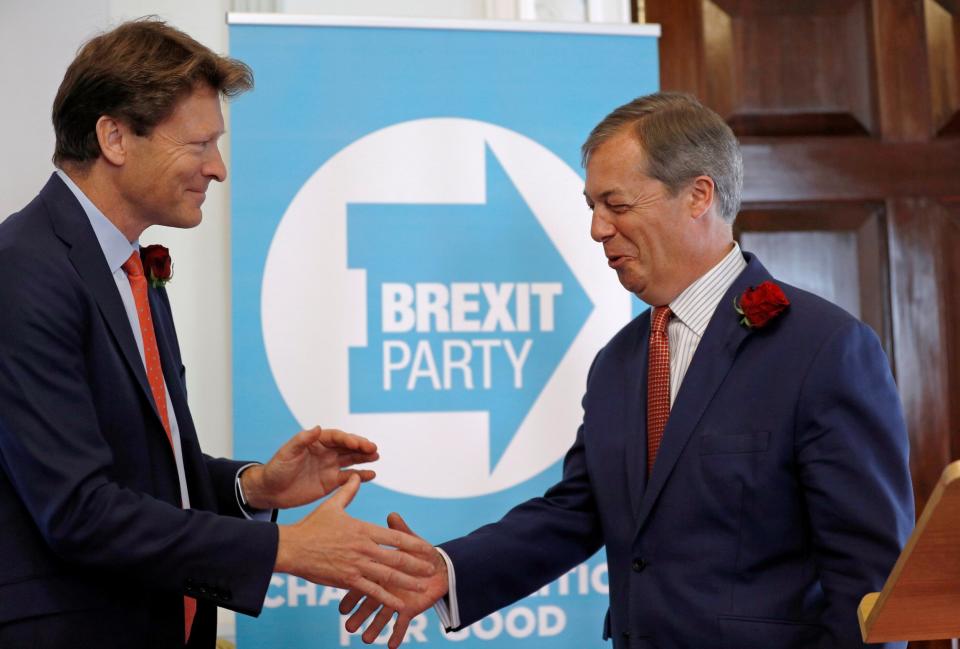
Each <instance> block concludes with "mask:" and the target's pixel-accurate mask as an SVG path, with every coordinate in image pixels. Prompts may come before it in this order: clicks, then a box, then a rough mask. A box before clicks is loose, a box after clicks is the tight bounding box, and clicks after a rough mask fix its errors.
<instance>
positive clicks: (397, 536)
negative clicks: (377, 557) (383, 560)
mask: <svg viewBox="0 0 960 649" xmlns="http://www.w3.org/2000/svg"><path fill="white" fill-rule="evenodd" d="M366 525H368V526H369V527H370V528H372V529H371V530H370V531H369V533H370V538H371V539H373V540H374V541H376V542H377V543H379V544H380V545H389V546H390V547H394V548H397V549H398V550H403V551H404V552H410V553H413V554H419V555H421V556H424V557H432V556H433V555H434V553H435V552H436V550H434V549H433V546H432V545H430V544H429V543H427V542H426V541H424V540H423V539H421V538H420V537H418V536H415V535H413V534H406V533H404V532H398V531H396V530H388V529H386V528H383V527H377V526H376V525H371V524H370V523H366ZM391 565H393V564H391Z"/></svg>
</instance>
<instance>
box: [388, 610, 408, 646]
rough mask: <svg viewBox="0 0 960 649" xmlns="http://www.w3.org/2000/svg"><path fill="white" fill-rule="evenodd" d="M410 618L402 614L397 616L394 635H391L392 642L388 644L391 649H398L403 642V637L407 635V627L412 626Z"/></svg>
mask: <svg viewBox="0 0 960 649" xmlns="http://www.w3.org/2000/svg"><path fill="white" fill-rule="evenodd" d="M410 619H411V618H410V616H409V615H404V614H403V613H401V614H400V615H399V616H397V623H396V624H394V625H393V633H391V634H390V640H389V641H388V642H387V647H388V648H389V649H397V648H398V647H399V646H400V643H401V642H403V636H405V635H407V627H408V626H410Z"/></svg>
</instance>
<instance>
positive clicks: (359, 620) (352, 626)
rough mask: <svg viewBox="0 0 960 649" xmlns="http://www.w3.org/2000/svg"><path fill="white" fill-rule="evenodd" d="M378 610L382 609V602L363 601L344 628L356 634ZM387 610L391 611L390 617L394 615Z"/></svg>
mask: <svg viewBox="0 0 960 649" xmlns="http://www.w3.org/2000/svg"><path fill="white" fill-rule="evenodd" d="M378 608H380V602H379V601H377V600H375V599H373V598H371V597H367V598H366V599H365V600H363V603H362V604H361V605H360V608H358V609H357V610H356V611H355V612H354V613H353V615H351V616H350V617H349V618H347V621H346V622H344V624H343V628H345V629H346V630H347V631H349V632H350V633H354V632H355V631H356V630H357V629H359V628H360V627H361V626H362V625H363V623H364V622H366V621H367V618H369V617H370V616H371V615H373V612H374V611H376V610H377V609H378ZM386 610H387V611H390V615H392V614H393V609H386ZM387 619H389V617H388V618H387ZM377 635H380V634H379V633H377ZM374 637H376V636H374ZM368 644H369V643H368Z"/></svg>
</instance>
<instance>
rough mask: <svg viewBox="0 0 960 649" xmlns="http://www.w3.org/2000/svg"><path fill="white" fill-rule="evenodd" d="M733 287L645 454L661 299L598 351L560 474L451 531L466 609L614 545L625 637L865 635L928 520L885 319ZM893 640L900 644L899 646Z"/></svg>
mask: <svg viewBox="0 0 960 649" xmlns="http://www.w3.org/2000/svg"><path fill="white" fill-rule="evenodd" d="M745 257H746V259H747V261H748V265H747V268H746V269H745V270H744V272H743V273H742V274H741V275H740V276H739V277H738V278H737V279H736V281H735V282H734V283H733V285H732V287H731V288H730V289H729V291H728V292H727V293H726V295H724V297H723V298H722V299H721V301H720V304H719V306H718V307H717V311H716V313H715V314H714V315H713V317H712V319H711V321H710V324H709V325H708V327H707V330H706V332H705V333H704V336H703V339H702V340H701V342H700V345H699V347H698V348H697V351H696V354H695V356H694V358H693V360H692V362H691V364H690V368H689V370H688V371H687V374H686V377H685V378H684V380H683V384H682V385H681V388H680V391H679V393H678V395H677V397H676V400H675V402H674V404H673V408H672V410H671V414H670V418H669V420H668V422H667V426H666V430H665V432H664V436H663V442H662V446H661V448H660V451H659V453H658V456H657V460H656V464H655V465H654V468H653V471H652V475H649V476H648V475H647V470H646V464H647V462H646V455H647V450H646V398H645V395H646V393H647V391H646V367H647V350H648V337H649V336H648V334H649V330H650V315H649V311H648V312H646V313H643V314H641V315H640V316H638V317H637V318H636V319H635V320H633V321H632V322H631V323H629V324H628V325H627V326H626V327H624V328H623V329H622V330H621V331H620V332H619V333H618V334H617V335H616V336H614V338H613V339H612V340H610V342H609V343H608V344H607V345H606V346H605V347H604V348H603V349H602V350H601V351H600V353H599V354H598V355H597V357H596V359H595V360H594V363H593V366H592V368H591V370H590V373H589V376H588V379H587V391H586V396H585V397H584V399H583V406H584V419H583V424H582V425H581V426H580V429H579V431H578V433H577V437H576V442H575V443H574V445H573V447H572V448H571V449H570V451H569V452H568V454H567V456H566V459H565V460H564V466H563V478H562V480H561V481H560V482H559V483H558V484H556V485H555V486H554V487H552V488H551V489H550V490H549V491H548V492H547V493H546V494H545V495H544V496H543V497H542V498H536V499H533V500H530V501H528V502H526V503H524V504H522V505H520V506H518V507H516V508H514V509H513V510H511V511H510V512H509V513H508V514H507V515H506V516H505V517H504V518H503V519H502V520H500V521H499V522H497V523H494V524H492V525H488V526H486V527H482V528H480V529H479V530H477V531H475V532H473V533H472V534H470V535H468V536H466V537H464V538H460V539H457V540H454V541H451V542H449V543H446V544H444V545H442V546H441V547H442V548H443V549H444V550H445V551H446V552H447V554H449V555H450V557H451V559H452V561H453V564H454V567H455V570H456V580H457V598H458V603H459V610H460V619H461V622H462V624H463V625H467V624H470V623H472V622H474V621H475V620H477V619H480V618H482V617H483V616H485V615H487V614H489V613H490V612H492V611H494V610H496V609H498V608H501V607H503V606H505V605H507V604H509V603H511V602H513V601H515V600H517V599H518V598H520V597H523V596H525V595H527V594H528V593H530V592H532V591H534V590H536V589H537V588H539V587H540V586H542V585H543V584H545V583H548V582H549V581H551V580H553V579H555V578H556V577H558V576H559V575H561V574H563V573H564V572H565V571H567V570H568V569H570V568H571V567H573V566H575V565H576V564H578V563H580V562H582V561H584V560H585V559H587V558H588V557H589V556H590V555H592V554H593V553H594V552H596V551H597V550H598V549H599V548H600V547H601V546H606V550H607V560H608V566H609V580H610V610H609V612H608V615H607V619H606V621H605V625H604V637H605V638H612V639H613V644H614V646H615V647H616V648H617V649H621V648H627V647H629V648H643V649H654V648H656V649H690V648H697V649H700V648H706V647H722V648H724V649H750V648H756V649H801V648H802V649H808V648H811V647H819V648H823V649H826V648H831V649H833V648H841V647H842V648H848V647H860V646H861V645H862V643H861V639H860V633H859V627H858V624H857V614H856V609H857V605H858V603H859V601H860V598H861V597H862V596H863V595H864V594H866V593H868V592H871V591H878V590H880V589H881V587H882V586H883V583H884V580H885V578H886V575H887V573H888V571H889V570H890V569H891V568H892V567H893V564H894V562H895V561H896V558H897V556H898V554H899V552H900V549H901V548H902V546H903V544H904V542H905V541H906V539H907V537H908V536H909V532H910V531H911V529H912V527H913V523H914V517H913V497H912V490H911V482H910V474H909V468H908V443H907V434H906V428H905V424H904V420H903V415H902V413H901V408H900V401H899V399H898V396H897V392H896V389H895V386H894V383H893V379H892V377H891V374H890V369H889V365H888V363H887V359H886V356H885V355H884V353H883V350H882V349H881V347H880V345H879V342H878V340H877V338H876V336H875V335H874V333H873V332H872V331H871V330H870V329H869V328H868V327H867V326H865V325H864V324H862V323H861V322H859V321H858V320H856V319H855V318H853V317H852V316H850V315H849V314H847V313H846V312H844V311H843V310H841V309H839V308H838V307H836V306H834V305H832V304H830V303H828V302H826V301H825V300H822V299H820V298H818V297H816V296H814V295H811V294H809V293H806V292H804V291H801V290H799V289H796V288H793V287H790V286H787V285H785V284H782V283H781V284H780V285H781V287H782V288H783V290H784V292H785V293H786V295H787V296H788V298H789V300H790V302H791V305H790V307H789V309H788V310H787V311H785V312H784V313H783V314H781V315H780V316H779V317H778V318H777V319H775V320H773V321H771V322H770V323H769V324H768V326H766V327H764V328H762V329H755V330H748V329H747V328H745V327H744V326H742V325H740V324H739V322H738V320H739V317H738V316H737V314H736V313H735V311H734V297H735V296H737V295H739V294H740V293H742V292H743V291H744V290H745V289H746V288H747V287H749V286H756V285H759V284H760V283H761V282H763V281H765V280H769V279H771V277H770V275H769V274H768V273H767V271H766V270H765V269H764V268H763V266H762V265H761V264H760V262H759V261H757V260H756V259H755V258H753V257H752V256H751V255H749V254H746V255H745ZM890 646H893V645H890Z"/></svg>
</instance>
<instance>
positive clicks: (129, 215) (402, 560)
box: [0, 20, 433, 649]
mask: <svg viewBox="0 0 960 649" xmlns="http://www.w3.org/2000/svg"><path fill="white" fill-rule="evenodd" d="M251 85H252V76H251V73H250V70H249V68H247V67H246V66H245V65H243V64H242V63H240V62H238V61H234V60H231V59H227V58H224V57H221V56H218V55H216V54H214V53H213V52H211V51H210V50H209V49H207V48H206V47H203V46H202V45H200V44H199V43H197V42H196V41H194V40H193V39H191V38H190V37H189V36H187V35H186V34H183V33H182V32H179V31H177V30H175V29H173V28H171V27H169V26H167V25H165V24H164V23H162V22H160V21H156V20H141V21H134V22H131V23H126V24H124V25H121V26H119V27H118V28H116V29H114V30H112V31H110V32H108V33H106V34H103V35H101V36H98V37H97V38H94V39H93V40H92V41H90V42H89V43H88V44H86V45H85V46H84V47H83V49H82V50H81V51H80V52H79V54H78V55H77V58H76V59H75V60H74V62H73V63H72V64H71V65H70V67H69V69H68V70H67V73H66V76H65V77H64V80H63V83H62V85H61V87H60V90H59V92H58V94H57V98H56V101H55V104H54V109H53V121H54V128H55V131H56V153H55V155H54V162H55V164H56V165H57V167H59V169H58V171H57V172H56V173H55V174H54V175H53V176H52V177H51V178H50V180H49V181H48V182H47V184H46V186H45V187H44V188H43V189H42V190H41V192H40V194H39V195H38V196H37V197H36V199H34V200H33V201H32V202H31V203H30V204H29V205H27V206H26V207H25V208H24V209H23V210H21V211H20V212H18V213H17V214H14V215H13V216H11V217H9V218H8V219H7V220H6V221H4V222H3V223H2V224H0V529H2V533H0V557H3V558H2V560H0V647H3V648H4V649H8V648H9V649H29V648H34V647H36V648H38V649H41V648H42V649H58V648H60V647H63V648H66V647H97V648H98V649H104V648H111V647H117V648H120V647H124V648H126V647H163V648H169V647H183V646H185V645H186V646H189V647H206V648H212V647H213V645H214V638H215V631H216V607H217V606H223V607H226V608H230V609H233V610H235V611H239V612H242V613H247V614H251V615H257V614H259V612H260V610H261V607H262V606H263V601H264V597H265V594H266V590H267V586H268V585H269V581H270V577H271V574H272V573H273V572H274V571H277V572H287V573H291V574H294V575H297V576H299V577H302V578H304V579H308V580H310V581H314V582H317V583H323V584H329V585H333V586H339V587H351V586H353V587H358V588H360V589H362V590H365V591H367V592H368V593H370V594H373V595H377V596H383V597H386V598H388V599H391V601H393V602H394V604H396V605H397V606H400V605H401V604H402V602H401V601H400V600H398V599H396V598H394V597H392V596H391V595H390V594H389V593H388V592H387V591H385V590H384V589H383V587H382V586H381V585H380V584H396V585H399V586H402V587H404V588H412V589H413V591H411V592H416V590H417V589H418V588H420V585H419V582H418V579H417V577H422V576H425V575H430V574H432V572H433V568H432V567H431V565H430V563H429V562H428V561H426V560H423V559H422V558H416V557H415V556H413V555H412V554H409V552H420V553H423V556H428V554H429V553H432V549H431V548H430V546H429V545H427V544H425V543H423V542H422V541H419V540H416V539H414V538H413V537H411V536H409V535H405V534H401V533H399V532H396V531H393V530H389V529H385V528H381V527H377V526H374V525H370V524H366V523H362V522H360V521H357V520H354V519H352V518H351V517H350V516H348V515H347V514H346V513H345V511H344V508H345V507H346V506H347V504H349V502H350V500H351V499H352V498H353V495H354V494H355V493H356V491H357V489H358V487H359V485H360V483H361V481H363V480H369V479H371V478H372V477H373V472H372V471H369V470H356V469H348V468H347V467H350V466H352V465H355V464H357V463H364V462H370V461H373V460H375V459H377V453H376V446H375V445H374V444H373V443H372V442H370V441H368V440H365V439H363V438H361V437H357V436H353V435H348V434H346V433H344V432H342V431H338V430H332V429H327V430H321V429H320V428H314V429H311V430H306V431H302V432H301V433H299V434H298V435H296V436H295V437H293V439H291V440H290V441H289V442H288V443H287V444H285V445H284V446H283V447H282V448H281V449H280V450H279V451H278V452H277V454H276V455H275V456H274V457H273V459H271V460H270V461H269V462H268V463H267V464H265V465H259V464H250V463H244V462H236V461H230V460H222V459H221V460H218V459H214V458H211V457H209V456H206V455H204V454H202V453H201V450H200V447H199V444H198V441H197V434H196V431H195V429H194V425H193V422H192V419H191V416H190V410H189V408H188V406H187V395H186V386H185V381H184V367H183V364H182V362H181V360H180V351H179V347H178V344H177V336H176V332H175V330H174V324H173V318H172V315H171V312H170V304H169V301H168V298H167V294H166V291H165V289H164V288H163V287H162V286H161V284H162V283H163V282H164V280H166V279H168V278H169V277H168V273H167V269H165V268H164V266H165V264H164V263H160V264H158V265H157V266H156V267H154V266H152V265H151V264H149V263H148V264H146V269H144V263H143V260H142V259H141V255H140V250H139V244H138V239H139V237H140V234H141V233H142V232H143V231H144V230H145V229H146V228H148V227H150V226H153V225H166V226H172V227H180V228H188V227H193V226H195V225H197V224H198V223H199V222H200V219H201V205H202V203H203V201H204V195H205V191H206V189H207V186H208V185H209V183H210V182H211V181H218V182H220V181H223V180H224V178H225V176H226V169H225V167H224V164H223V160H222V159H221V157H220V153H219V150H218V145H217V141H218V139H219V137H220V136H221V135H222V134H223V117H222V114H221V109H220V99H221V96H222V95H234V94H236V93H238V92H241V91H243V90H246V89H248V88H249V87H250V86H251ZM161 252H162V251H161ZM162 257H163V255H162V254H161V259H160V261H161V262H163V261H164V259H163V258H162ZM148 280H149V281H150V283H152V284H153V286H148ZM185 280H186V278H184V279H183V281H185ZM192 281H203V278H202V277H197V278H192ZM338 488H339V491H336V490H337V489H338ZM334 491H336V493H334V494H333V495H332V496H331V497H330V498H329V499H328V500H326V501H325V502H324V503H323V504H321V505H320V506H319V507H317V508H316V509H315V510H313V512H312V513H310V514H309V515H308V516H306V517H305V518H304V519H302V520H301V521H300V522H298V523H296V524H293V525H277V524H275V523H274V522H273V520H271V519H275V510H276V508H284V507H296V506H300V505H305V504H308V503H311V502H313V501H315V500H317V499H318V498H320V497H323V496H325V495H327V494H329V493H331V492H334ZM385 546H393V547H395V548H399V549H401V550H405V551H406V552H400V551H397V550H391V549H389V548H387V547H385Z"/></svg>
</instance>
